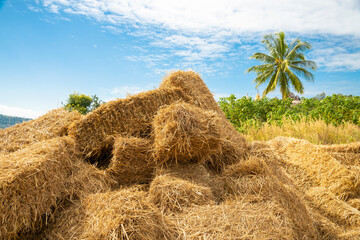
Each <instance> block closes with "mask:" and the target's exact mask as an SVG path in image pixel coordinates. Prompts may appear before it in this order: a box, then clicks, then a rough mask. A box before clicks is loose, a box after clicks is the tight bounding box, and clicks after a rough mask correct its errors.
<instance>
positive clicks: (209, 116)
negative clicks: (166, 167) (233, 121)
mask: <svg viewBox="0 0 360 240" xmlns="http://www.w3.org/2000/svg"><path fill="white" fill-rule="evenodd" d="M219 124H220V118H219V117H218V115H217V114H216V113H215V112H213V111H204V110H202V109H201V108H198V107H195V106H193V105H191V104H187V103H183V102H181V103H177V104H172V105H170V106H168V107H166V108H162V109H160V110H159V111H158V113H157V115H156V116H155V118H154V121H153V129H154V138H155V142H154V150H155V155H156V161H157V162H168V161H171V160H175V162H189V161H191V162H204V161H205V159H207V158H208V157H209V156H211V155H213V154H217V153H218V152H219V151H220V127H219Z"/></svg>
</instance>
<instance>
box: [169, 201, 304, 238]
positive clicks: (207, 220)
mask: <svg viewBox="0 0 360 240" xmlns="http://www.w3.org/2000/svg"><path fill="white" fill-rule="evenodd" d="M172 219H173V221H174V222H176V223H177V225H178V228H179V230H180V231H181V232H183V233H184V235H185V239H226V240H232V239H259V240H265V239H266V240H270V239H289V240H290V239H306V238H305V237H304V236H302V238H296V237H295V236H294V234H293V232H292V229H291V227H290V226H289V225H288V221H287V219H286V217H285V215H284V213H283V212H282V209H281V208H279V205H278V204H277V203H276V202H274V201H268V202H266V203H264V202H253V201H247V200H246V199H232V200H229V201H225V202H223V203H221V204H220V205H211V206H196V207H193V208H187V209H186V210H185V211H184V212H183V213H181V214H178V215H174V216H172Z"/></svg>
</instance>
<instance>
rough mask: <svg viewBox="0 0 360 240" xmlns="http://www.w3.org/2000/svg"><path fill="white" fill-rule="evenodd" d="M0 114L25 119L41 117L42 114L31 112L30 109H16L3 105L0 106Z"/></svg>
mask: <svg viewBox="0 0 360 240" xmlns="http://www.w3.org/2000/svg"><path fill="white" fill-rule="evenodd" d="M0 114H4V115H8V116H16V117H25V118H37V117H39V116H41V115H43V114H44V113H43V112H37V111H33V110H31V109H23V108H16V107H9V106H5V105H0Z"/></svg>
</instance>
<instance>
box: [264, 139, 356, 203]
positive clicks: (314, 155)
mask: <svg viewBox="0 0 360 240" xmlns="http://www.w3.org/2000/svg"><path fill="white" fill-rule="evenodd" d="M271 145H272V146H273V148H274V149H275V150H276V151H278V152H279V153H280V154H282V156H283V158H282V159H283V161H285V162H287V163H290V164H293V165H295V166H297V167H299V168H301V169H302V170H303V171H304V172H305V174H306V175H305V177H306V178H307V179H309V181H313V182H314V183H315V184H316V185H318V186H319V187H324V188H327V189H328V190H330V191H331V192H333V193H334V194H335V195H336V196H338V197H340V198H342V199H346V198H347V197H349V196H353V195H357V194H358V193H359V183H360V182H359V176H358V174H357V173H356V172H354V171H351V170H349V169H347V168H346V167H345V166H343V165H342V164H341V163H339V162H338V161H337V160H336V159H334V158H333V157H331V156H330V155H329V153H327V152H326V151H324V150H322V149H321V147H319V146H316V145H313V144H311V143H309V142H308V141H306V140H299V139H295V138H285V137H278V138H276V139H274V140H271Z"/></svg>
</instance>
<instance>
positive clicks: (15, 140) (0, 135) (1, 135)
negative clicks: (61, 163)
mask: <svg viewBox="0 0 360 240" xmlns="http://www.w3.org/2000/svg"><path fill="white" fill-rule="evenodd" d="M80 118H81V114H80V113H78V112H77V111H74V112H68V111H66V110H65V109H62V108H60V109H56V110H52V111H50V112H48V113H46V114H45V115H43V116H41V117H39V118H37V119H35V120H31V121H29V122H24V123H21V124H17V125H15V126H13V127H9V128H6V129H3V130H0V154H2V153H3V154H6V153H11V152H14V151H17V150H19V149H22V148H24V147H27V146H28V145H30V144H33V143H36V142H40V141H42V140H46V139H50V138H53V137H57V136H64V135H67V129H68V126H69V125H70V124H71V123H73V122H74V121H77V120H79V119H80Z"/></svg>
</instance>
